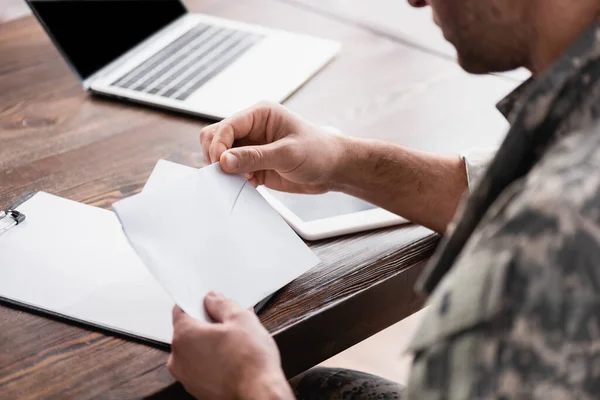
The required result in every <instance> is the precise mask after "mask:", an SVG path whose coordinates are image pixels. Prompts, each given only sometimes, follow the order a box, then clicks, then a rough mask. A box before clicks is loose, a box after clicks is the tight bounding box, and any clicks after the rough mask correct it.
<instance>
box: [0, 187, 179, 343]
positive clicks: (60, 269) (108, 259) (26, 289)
mask: <svg viewBox="0 0 600 400" xmlns="http://www.w3.org/2000/svg"><path fill="white" fill-rule="evenodd" d="M17 209H18V210H19V211H21V212H23V213H24V214H25V215H26V217H27V218H26V220H25V221H24V222H23V223H22V224H19V225H18V226H15V227H14V228H12V229H11V230H9V231H8V232H6V233H4V234H2V235H1V236H0V296H1V297H4V298H7V299H9V300H12V301H16V302H19V303H22V304H25V305H29V306H34V307H37V308H41V309H44V310H48V311H50V312H53V313H57V314H60V315H63V316H66V317H69V318H74V319H77V320H80V321H82V322H87V323H91V324H94V325H98V326H102V327H105V328H108V329H111V330H115V331H118V332H123V333H127V334H133V335H135V336H139V337H142V338H148V339H152V340H156V341H160V342H164V343H170V342H171V337H172V330H173V327H172V324H171V309H172V308H173V305H174V301H173V300H172V299H171V297H170V296H169V295H168V294H167V293H166V292H165V291H164V289H163V288H162V287H161V286H160V284H159V283H158V282H157V281H156V280H155V279H154V277H153V276H152V274H150V273H149V272H148V270H147V269H146V268H145V266H144V264H143V263H142V261H141V260H140V259H139V257H138V256H137V254H136V253H135V251H134V250H133V249H132V248H131V246H130V245H129V243H128V241H127V238H126V237H125V235H124V234H123V231H122V229H121V225H120V224H119V221H118V219H117V218H116V216H115V214H114V213H112V212H111V211H108V210H103V209H100V208H96V207H92V206H88V205H85V204H81V203H77V202H74V201H70V200H66V199H63V198H60V197H57V196H53V195H50V194H48V193H43V192H40V193H37V194H36V195H35V196H33V197H32V198H31V199H29V200H28V201H26V202H25V203H23V204H22V205H21V206H19V207H18V208H17Z"/></svg>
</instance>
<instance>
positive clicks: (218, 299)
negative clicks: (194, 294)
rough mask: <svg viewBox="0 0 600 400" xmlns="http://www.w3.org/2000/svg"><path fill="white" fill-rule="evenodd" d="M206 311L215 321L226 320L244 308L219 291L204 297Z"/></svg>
mask: <svg viewBox="0 0 600 400" xmlns="http://www.w3.org/2000/svg"><path fill="white" fill-rule="evenodd" d="M204 307H205V308H206V312H207V313H208V315H210V317H211V318H212V319H213V320H214V321H215V322H225V321H227V320H229V319H231V318H233V316H235V315H236V314H238V313H240V312H243V311H244V309H243V308H242V307H241V306H240V305H239V304H237V303H236V302H235V301H233V300H230V299H227V298H226V297H225V296H223V295H222V294H219V293H215V292H210V293H209V294H207V295H206V297H205V298H204Z"/></svg>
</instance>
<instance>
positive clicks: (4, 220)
mask: <svg viewBox="0 0 600 400" xmlns="http://www.w3.org/2000/svg"><path fill="white" fill-rule="evenodd" d="M23 221H25V214H23V213H20V212H18V211H16V210H6V211H0V235H2V234H3V233H5V232H6V231H8V230H9V229H11V228H12V227H13V226H17V225H19V224H20V223H21V222H23Z"/></svg>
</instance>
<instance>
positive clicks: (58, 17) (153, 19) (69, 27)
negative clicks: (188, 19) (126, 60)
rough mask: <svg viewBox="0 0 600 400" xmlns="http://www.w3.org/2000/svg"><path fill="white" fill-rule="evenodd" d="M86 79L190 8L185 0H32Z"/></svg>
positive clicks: (68, 59)
mask: <svg viewBox="0 0 600 400" xmlns="http://www.w3.org/2000/svg"><path fill="white" fill-rule="evenodd" d="M28 3H29V5H30V6H31V8H32V10H33V11H34V13H35V14H36V16H37V18H38V19H39V20H40V22H41V23H42V25H43V26H44V28H45V29H46V31H47V32H48V34H49V35H50V37H51V38H52V40H53V41H54V44H55V45H56V46H57V47H58V48H59V49H60V50H61V51H62V53H63V55H64V57H65V58H66V59H67V61H68V62H69V63H70V64H71V66H72V67H73V69H74V70H75V72H77V74H78V75H79V77H80V78H81V79H82V80H85V79H86V78H88V77H90V76H91V75H92V74H93V73H94V72H96V71H98V70H99V69H101V68H102V67H104V66H106V65H107V64H109V63H110V62H111V61H113V60H115V59H116V58H117V57H119V56H120V55H122V54H123V53H125V52H127V51H128V50H130V49H131V48H133V47H134V46H135V45H137V44H138V43H140V42H141V41H143V40H144V39H146V38H147V37H148V36H150V35H152V34H153V33H155V32H157V31H158V30H160V29H161V28H163V27H165V26H166V25H168V24H169V23H171V22H173V21H174V20H176V19H177V18H179V17H180V16H182V15H184V14H185V13H186V12H187V11H186V9H185V7H184V5H183V4H182V3H181V2H180V1H179V0H29V1H28Z"/></svg>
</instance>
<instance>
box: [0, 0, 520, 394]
mask: <svg viewBox="0 0 600 400" xmlns="http://www.w3.org/2000/svg"><path fill="white" fill-rule="evenodd" d="M187 3H188V5H189V6H190V8H191V9H192V10H195V11H200V10H201V11H203V12H207V13H211V14H215V15H220V16H225V17H230V18H235V19H239V20H244V21H248V22H254V23H261V24H265V25H268V26H271V27H276V28H283V29H288V30H294V31H301V32H307V33H311V34H314V35H318V36H323V37H328V38H332V39H336V40H339V41H341V42H342V43H343V46H344V48H343V51H342V54H341V55H340V57H339V58H338V59H337V60H336V61H335V62H334V63H332V64H331V65H330V66H329V67H327V68H326V69H325V70H324V71H323V72H321V73H320V74H319V75H318V76H317V77H315V78H314V79H313V80H311V81H310V82H308V83H307V84H306V85H305V86H304V87H303V88H302V89H301V90H300V91H299V92H298V93H297V94H296V95H294V96H293V97H292V98H291V99H290V100H289V101H287V102H286V105H287V106H289V107H290V108H292V109H293V110H295V111H297V112H299V113H301V114H303V115H305V116H306V117H307V118H310V119H311V120H313V121H315V122H319V123H323V124H327V125H333V126H336V127H338V128H340V129H342V130H344V131H345V132H347V133H349V134H356V135H364V136H367V135H368V136H371V137H377V138H382V139H387V140H391V141H395V142H399V143H403V144H406V145H410V146H413V147H418V148H422V149H426V150H431V151H438V152H455V151H457V150H460V149H462V148H465V147H467V146H472V145H475V146H478V145H487V144H490V143H494V142H497V141H498V140H499V138H500V137H501V135H502V132H503V129H504V127H505V123H504V121H503V120H502V119H501V117H500V116H499V115H497V114H496V112H495V111H494V110H493V108H492V105H493V103H494V102H495V101H496V100H498V99H499V98H500V97H501V95H503V94H504V93H506V92H508V91H509V90H510V89H511V88H512V87H513V86H514V82H511V81H509V80H505V79H500V78H495V77H480V78H471V77H468V76H466V74H464V73H463V72H462V71H461V70H460V69H459V68H458V67H457V66H456V65H455V64H454V63H452V62H450V61H448V60H447V59H444V58H443V57H436V56H435V55H431V54H428V53H427V52H423V51H420V50H419V49H417V48H414V47H413V46H407V45H404V44H402V43H399V42H398V41H396V40H393V38H390V37H388V36H386V35H383V34H380V33H377V32H374V31H373V30H372V29H366V28H365V27H364V26H362V25H361V24H355V23H352V21H345V20H338V19H336V18H333V17H331V14H332V13H335V8H330V9H328V11H327V13H320V12H317V11H314V10H311V9H306V8H305V7H303V4H302V2H299V3H296V2H287V1H281V0H280V1H278V0H251V1H244V2H239V1H233V0H206V1H194V2H187ZM331 4H332V3H331ZM374 6H376V5H375V3H374ZM0 60H2V61H1V62H0V93H1V95H0V208H2V207H5V206H7V205H8V204H10V203H11V202H12V201H14V200H15V199H17V198H18V197H20V196H21V195H23V194H25V193H28V192H34V191H39V190H43V191H47V192H50V193H54V194H57V195H60V196H63V197H66V198H70V199H73V200H76V201H81V202H84V203H88V204H92V205H95V206H99V207H104V208H109V207H110V205H111V204H112V203H113V202H114V201H116V200H118V199H121V198H123V197H126V196H129V195H131V194H133V193H136V192H138V191H139V190H140V189H141V187H142V186H143V184H144V182H145V181H146V179H147V177H148V176H149V174H150V172H151V169H152V167H153V165H154V164H155V162H156V160H157V159H159V158H165V159H168V160H172V161H175V162H179V163H183V164H187V165H192V166H198V167H199V166H201V165H202V164H203V159H202V156H201V151H200V146H199V143H198V132H199V130H200V128H201V127H202V126H204V125H205V124H206V121H202V120H198V119H192V118H187V117H183V116H179V115H175V114H171V113H166V112H161V111H156V110H150V109H146V108H143V107H139V106H134V105H127V104H122V103H118V102H114V101H110V100H104V99H101V98H96V97H93V96H89V95H88V94H86V93H84V92H83V91H82V90H81V87H80V86H79V84H78V82H77V80H76V79H75V77H74V76H73V74H72V73H71V72H70V71H69V69H68V68H67V66H66V65H65V63H64V62H63V61H62V59H61V58H60V56H59V55H58V53H57V51H56V50H55V49H54V47H53V46H52V45H51V44H50V42H49V40H48V38H47V36H46V35H45V34H44V33H43V32H42V30H41V28H40V27H39V25H38V24H37V23H36V22H35V21H34V20H33V19H32V18H31V17H26V18H24V19H20V20H16V21H12V22H9V23H5V24H2V25H0ZM458 93H460V96H457V94H458ZM482 129H487V130H492V131H493V132H495V134H492V135H489V134H488V135H487V136H486V135H480V132H481V130H482ZM435 244H436V237H435V236H434V235H432V234H431V233H430V232H429V231H427V230H426V229H423V228H420V227H405V228H400V229H388V230H382V231H377V232H371V233H367V234H361V235H355V236H350V237H344V238H339V239H335V240H330V241H323V242H319V243H313V244H312V248H313V250H314V251H315V252H316V253H317V254H318V255H319V257H320V258H321V259H322V260H323V263H322V264H321V265H319V266H318V267H317V268H315V269H314V270H312V271H310V272H309V273H307V274H306V275H304V276H302V277H301V278H299V279H298V280H296V281H295V282H293V283H292V284H290V285H288V286H287V287H286V288H284V289H283V291H282V292H281V293H280V294H279V295H278V296H277V297H276V298H275V300H274V301H273V302H272V303H271V305H270V306H269V307H268V308H267V309H266V310H265V311H264V312H263V313H262V314H261V316H260V317H261V320H262V321H263V323H264V324H265V326H266V327H267V328H268V329H269V330H270V331H271V332H272V333H273V335H274V337H275V339H276V340H277V343H278V345H279V347H280V349H281V353H282V358H283V364H284V368H285V371H286V373H287V374H288V376H293V375H295V374H296V373H298V372H301V371H303V370H305V369H307V368H309V367H311V366H313V365H315V364H317V363H318V362H320V361H322V360H325V359H326V358H328V357H330V356H332V355H334V354H336V353H338V352H340V351H342V350H344V349H346V348H347V347H349V346H351V345H353V344H355V343H357V342H359V341H361V340H363V339H365V338H366V337H368V336H370V335H372V334H374V333H376V332H378V331H379V330H381V329H383V328H385V327H387V326H389V325H391V324H392V323H394V322H396V321H399V320H401V319H402V318H404V317H406V316H407V315H410V314H411V313H413V312H414V311H416V310H417V309H418V308H419V307H420V306H421V304H422V299H420V298H418V297H417V296H415V295H414V293H413V290H412V287H413V284H414V281H415V279H416V278H417V276H418V274H419V272H420V271H421V268H422V266H423V263H424V262H425V261H426V260H427V258H428V257H429V256H430V255H431V253H432V251H433V249H434V247H435ZM166 358H167V352H166V351H165V350H164V349H157V348H153V347H149V346H147V345H144V344H140V343H134V342H132V341H129V340H125V339H123V338H120V337H117V336H114V335H107V334H105V333H103V332H99V331H94V330H90V329H87V328H85V327H82V326H75V325H73V324H69V323H64V322H62V321H59V320H55V319H50V318H47V317H44V316H41V315H34V314H32V313H29V312H24V311H23V310H20V309H18V308H14V307H9V306H2V305H0V394H1V395H0V397H2V398H4V397H7V398H46V397H56V398H78V399H84V398H119V399H124V398H140V397H146V396H150V395H153V394H155V395H153V396H152V397H155V398H159V397H162V398H176V397H179V396H182V397H185V395H184V394H183V393H182V391H181V388H180V387H178V386H176V385H175V386H172V385H173V383H174V382H173V379H172V378H171V377H170V375H169V374H168V372H167V370H166V368H165V361H166ZM156 393H158V394H156Z"/></svg>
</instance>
